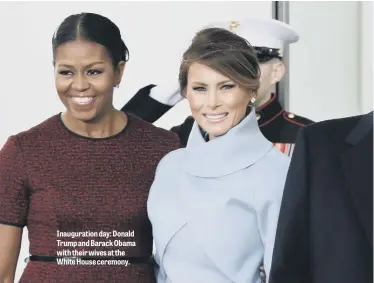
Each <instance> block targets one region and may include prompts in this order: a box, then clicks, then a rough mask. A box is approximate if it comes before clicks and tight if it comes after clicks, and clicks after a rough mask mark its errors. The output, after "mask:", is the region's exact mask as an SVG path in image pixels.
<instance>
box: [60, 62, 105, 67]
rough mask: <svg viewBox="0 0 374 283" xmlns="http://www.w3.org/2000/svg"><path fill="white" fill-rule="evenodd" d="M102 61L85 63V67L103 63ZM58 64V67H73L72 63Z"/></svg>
mask: <svg viewBox="0 0 374 283" xmlns="http://www.w3.org/2000/svg"><path fill="white" fill-rule="evenodd" d="M104 63H105V62H103V61H98V62H94V63H91V64H88V65H86V66H85V68H91V67H92V66H95V65H99V64H104ZM58 66H59V67H66V68H74V66H73V65H69V64H59V65H58Z"/></svg>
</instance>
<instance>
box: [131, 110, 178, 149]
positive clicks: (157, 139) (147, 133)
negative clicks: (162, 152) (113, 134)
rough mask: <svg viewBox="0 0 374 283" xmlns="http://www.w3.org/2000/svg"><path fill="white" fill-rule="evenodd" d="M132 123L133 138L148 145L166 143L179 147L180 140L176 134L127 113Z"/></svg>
mask: <svg viewBox="0 0 374 283" xmlns="http://www.w3.org/2000/svg"><path fill="white" fill-rule="evenodd" d="M127 115H128V116H129V118H130V121H131V123H132V124H133V127H132V129H133V131H132V132H131V134H132V135H133V136H134V138H138V139H139V140H141V141H143V142H146V143H148V144H150V145H159V146H161V145H164V146H165V145H166V146H172V147H174V148H175V149H177V148H179V147H180V140H179V137H178V136H177V134H175V133H173V132H171V131H168V130H165V129H163V128H160V127H157V126H155V125H153V124H151V123H148V122H146V121H144V120H142V119H141V118H138V117H136V116H133V115H130V114H127Z"/></svg>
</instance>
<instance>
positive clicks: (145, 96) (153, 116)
mask: <svg viewBox="0 0 374 283" xmlns="http://www.w3.org/2000/svg"><path fill="white" fill-rule="evenodd" d="M155 86H156V85H153V84H151V85H147V86H145V87H143V88H141V89H139V90H138V92H137V93H136V94H135V95H134V96H133V97H132V98H131V99H130V100H129V102H127V103H126V104H125V106H123V107H122V109H121V111H123V112H127V113H130V114H133V115H135V116H137V117H139V118H141V119H143V120H144V121H147V122H149V123H154V122H156V121H157V120H158V119H159V118H160V117H162V115H164V114H165V113H166V112H168V111H169V110H170V109H171V108H172V106H169V105H165V104H163V103H161V102H158V101H157V100H155V99H153V98H152V97H150V96H149V94H150V93H151V89H152V88H154V87H155Z"/></svg>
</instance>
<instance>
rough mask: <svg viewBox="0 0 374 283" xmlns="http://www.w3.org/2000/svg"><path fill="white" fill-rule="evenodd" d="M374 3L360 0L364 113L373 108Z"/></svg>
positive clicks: (360, 101) (362, 101)
mask: <svg viewBox="0 0 374 283" xmlns="http://www.w3.org/2000/svg"><path fill="white" fill-rule="evenodd" d="M373 12H374V5H373V2H372V1H361V2H360V16H359V17H360V37H361V39H360V44H361V46H360V47H361V48H360V64H361V66H360V70H361V72H360V75H361V82H360V86H361V96H360V100H359V103H360V110H361V111H362V112H364V113H366V112H369V111H371V110H373V77H374V72H373V67H374V62H373V60H374V57H373V48H374V45H373V40H374V37H373V33H374V21H373V14H374V13H373Z"/></svg>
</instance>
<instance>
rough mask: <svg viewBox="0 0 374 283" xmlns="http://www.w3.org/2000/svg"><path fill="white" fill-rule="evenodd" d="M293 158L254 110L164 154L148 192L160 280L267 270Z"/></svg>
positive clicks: (209, 281)
mask: <svg viewBox="0 0 374 283" xmlns="http://www.w3.org/2000/svg"><path fill="white" fill-rule="evenodd" d="M288 166H289V157H287V156H286V155H284V154H282V153H281V152H280V151H279V150H278V149H276V148H275V147H273V145H272V143H271V142H269V141H267V140H266V139H265V138H264V136H263V135H262V134H261V132H260V130H259V128H258V124H257V120H256V117H255V110H254V109H252V111H251V113H250V114H249V115H248V116H247V117H246V118H245V119H244V120H243V121H242V122H241V123H239V124H238V125H237V126H236V127H234V128H233V129H231V130H230V131H229V132H228V133H226V134H225V135H223V136H221V137H218V138H216V139H213V140H211V141H209V142H205V141H204V139H203V137H202V135H201V133H200V130H199V128H198V125H197V124H196V122H195V124H194V126H193V128H192V132H191V134H190V137H189V140H188V144H187V147H186V148H183V149H179V150H176V151H174V152H171V153H170V154H168V155H167V156H165V157H164V158H163V159H162V160H161V162H160V164H159V166H158V168H157V172H156V177H155V180H154V183H153V185H152V187H151V191H150V194H149V198H148V215H149V218H150V220H151V223H152V227H153V237H154V241H155V244H156V256H155V259H156V262H157V264H158V265H159V268H158V269H157V271H156V273H157V282H158V283H166V282H173V283H228V282H235V283H251V282H253V283H255V282H256V283H259V282H260V277H259V275H260V273H259V267H260V265H261V264H262V263H264V265H265V271H266V274H269V270H270V266H271V259H272V253H273V245H274V238H275V233H276V226H277V222H278V213H279V209H280V204H281V199H282V193H283V187H284V183H285V179H286V174H287V170H288Z"/></svg>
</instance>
